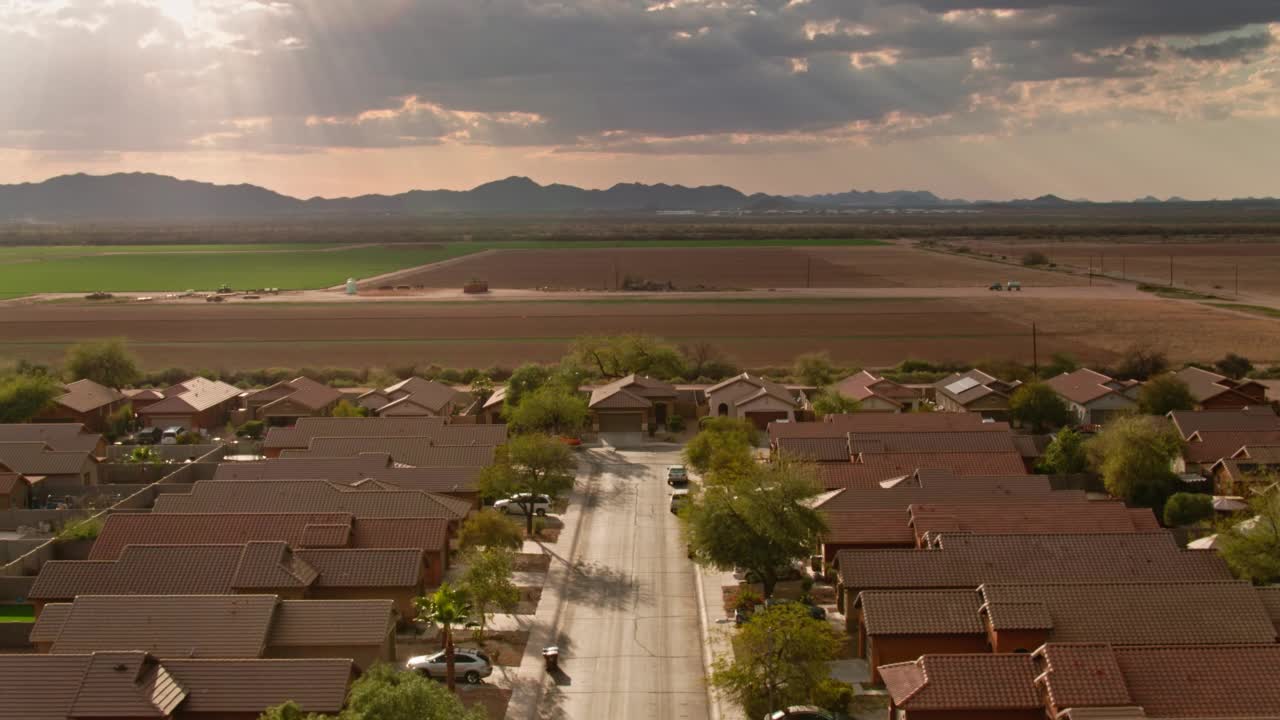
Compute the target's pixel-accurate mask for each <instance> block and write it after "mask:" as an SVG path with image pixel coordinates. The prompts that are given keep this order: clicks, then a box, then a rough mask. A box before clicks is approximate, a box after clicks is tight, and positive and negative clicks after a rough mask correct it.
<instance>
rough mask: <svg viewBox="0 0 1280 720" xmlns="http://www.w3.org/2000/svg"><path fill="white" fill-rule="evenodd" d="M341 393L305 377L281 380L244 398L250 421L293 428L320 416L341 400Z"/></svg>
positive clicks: (328, 411)
mask: <svg viewBox="0 0 1280 720" xmlns="http://www.w3.org/2000/svg"><path fill="white" fill-rule="evenodd" d="M342 397H343V395H342V392H340V391H338V390H334V389H333V388H331V387H329V386H328V385H325V384H323V383H318V382H316V381H315V380H312V379H311V378H307V377H296V378H294V379H292V380H282V381H280V382H278V383H276V384H274V385H271V386H270V387H265V388H263V389H261V390H255V391H253V392H250V393H246V394H245V395H244V409H245V411H246V415H247V417H248V419H249V420H261V421H263V422H265V423H266V424H268V425H276V426H281V425H283V426H288V425H293V424H294V423H296V422H297V421H298V418H302V417H317V416H318V417H323V416H326V415H328V414H329V413H330V412H332V411H333V408H334V407H335V406H337V404H338V402H339V401H340V400H342Z"/></svg>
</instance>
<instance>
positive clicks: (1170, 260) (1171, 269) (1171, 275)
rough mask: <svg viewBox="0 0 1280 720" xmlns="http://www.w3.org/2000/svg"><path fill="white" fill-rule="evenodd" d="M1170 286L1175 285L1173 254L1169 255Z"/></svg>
mask: <svg viewBox="0 0 1280 720" xmlns="http://www.w3.org/2000/svg"><path fill="white" fill-rule="evenodd" d="M1169 287H1173V256H1172V255H1170V256H1169Z"/></svg>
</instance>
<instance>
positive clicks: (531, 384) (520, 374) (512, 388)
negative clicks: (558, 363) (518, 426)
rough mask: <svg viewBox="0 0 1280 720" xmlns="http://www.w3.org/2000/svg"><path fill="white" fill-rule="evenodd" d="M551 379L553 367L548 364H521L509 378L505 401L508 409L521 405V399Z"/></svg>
mask: <svg viewBox="0 0 1280 720" xmlns="http://www.w3.org/2000/svg"><path fill="white" fill-rule="evenodd" d="M550 379H551V368H548V367H547V366H546V365H532V364H530V365H521V366H520V367H518V368H516V369H515V370H514V371H513V372H512V373H511V377H509V378H507V393H506V398H505V400H504V402H505V403H506V407H507V410H508V411H509V410H511V409H512V408H516V407H519V405H520V401H521V400H523V399H524V396H525V395H526V394H528V393H531V392H533V391H534V390H537V389H538V388H540V387H542V386H543V385H545V384H547V382H548V381H549V380H550Z"/></svg>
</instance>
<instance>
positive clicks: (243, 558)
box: [231, 542, 361, 591]
mask: <svg viewBox="0 0 1280 720" xmlns="http://www.w3.org/2000/svg"><path fill="white" fill-rule="evenodd" d="M300 552H301V551H298V552H292V551H291V550H290V549H289V546H288V545H287V544H285V543H280V542H251V543H245V545H244V551H243V552H242V553H241V554H240V564H239V565H238V566H237V567H236V574H235V577H234V578H233V579H232V581H231V583H232V584H231V587H232V588H233V589H235V590H237V591H240V590H277V589H295V588H296V589H305V588H308V587H310V586H311V585H312V584H313V583H315V582H316V581H317V580H318V579H319V576H320V573H319V571H318V570H317V569H316V568H315V567H314V566H312V565H311V564H310V563H308V562H307V561H306V560H304V559H303V558H302V557H301V556H300V555H299V553H300ZM349 552H361V551H359V550H351V551H349Z"/></svg>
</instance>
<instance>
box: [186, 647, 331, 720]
mask: <svg viewBox="0 0 1280 720" xmlns="http://www.w3.org/2000/svg"><path fill="white" fill-rule="evenodd" d="M163 665H164V667H165V668H166V669H167V670H168V671H169V673H170V674H171V675H172V676H173V677H174V678H175V679H176V680H177V681H178V682H179V683H180V684H181V685H182V687H184V688H187V689H188V690H189V694H188V695H187V699H186V702H184V703H183V704H182V705H181V707H180V710H181V711H182V712H183V713H198V714H200V715H202V716H209V717H213V716H217V715H218V714H219V713H221V714H223V716H231V715H236V716H239V715H244V714H253V713H259V712H261V711H262V710H263V709H265V708H268V707H272V706H275V705H279V704H281V703H283V702H286V701H289V700H292V701H293V702H295V703H297V705H298V706H299V707H300V708H301V709H302V711H303V712H307V713H312V712H314V713H337V712H338V711H340V710H341V709H342V707H343V705H344V704H345V703H346V697H347V685H348V683H349V682H350V680H351V677H352V673H353V667H352V662H351V661H350V660H346V659H305V660H186V659H183V660H178V659H168V660H165V661H164V662H163Z"/></svg>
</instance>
